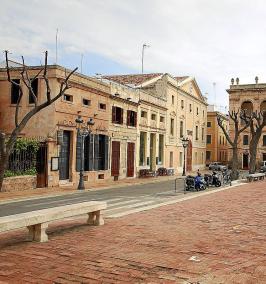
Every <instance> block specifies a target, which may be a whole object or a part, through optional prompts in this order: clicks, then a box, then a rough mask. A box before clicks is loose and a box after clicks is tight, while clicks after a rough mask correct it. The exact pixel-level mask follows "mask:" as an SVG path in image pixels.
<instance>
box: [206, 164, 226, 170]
mask: <svg viewBox="0 0 266 284" xmlns="http://www.w3.org/2000/svg"><path fill="white" fill-rule="evenodd" d="M226 169H227V166H225V165H223V164H222V163H220V162H213V163H210V164H209V170H210V171H224V170H226Z"/></svg>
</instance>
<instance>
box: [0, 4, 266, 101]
mask: <svg viewBox="0 0 266 284" xmlns="http://www.w3.org/2000/svg"><path fill="white" fill-rule="evenodd" d="M57 28H58V63H59V64H60V65H63V66H66V67H74V66H78V67H80V61H81V54H83V55H84V56H83V73H85V74H89V75H94V74H95V73H102V74H125V73H140V72H141V49H142V44H143V43H147V44H149V45H150V48H148V49H146V50H145V58H144V72H146V73H150V72H168V73H170V74H172V75H177V76H182V75H190V76H194V77H195V78H196V80H197V81H198V83H199V86H200V88H201V91H202V93H203V94H205V93H208V98H209V103H214V102H215V97H216V104H217V105H223V106H225V105H227V104H228V96H227V93H226V91H225V89H226V88H228V87H229V84H230V79H231V78H232V77H234V78H235V77H239V78H240V83H253V82H254V78H255V76H256V75H257V76H258V77H259V82H266V72H265V65H266V36H265V35H266V4H265V2H264V1H263V0H253V1H251V0H223V1H218V0H57V1H52V0H45V1H43V0H24V1H21V0H1V2H0V48H1V50H5V49H8V50H9V51H10V52H12V55H11V56H12V57H13V58H14V59H17V58H18V57H19V56H20V55H24V56H25V58H26V62H27V63H29V64H40V62H41V60H43V59H42V56H43V52H44V51H45V50H48V51H49V61H50V63H54V62H55V35H56V29H57ZM214 83H215V84H214ZM214 85H215V86H216V87H215V88H214ZM214 89H216V96H215V95H214V94H215V92H214Z"/></svg>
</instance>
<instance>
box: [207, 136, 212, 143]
mask: <svg viewBox="0 0 266 284" xmlns="http://www.w3.org/2000/svg"><path fill="white" fill-rule="evenodd" d="M211 143H212V136H211V135H207V144H211Z"/></svg>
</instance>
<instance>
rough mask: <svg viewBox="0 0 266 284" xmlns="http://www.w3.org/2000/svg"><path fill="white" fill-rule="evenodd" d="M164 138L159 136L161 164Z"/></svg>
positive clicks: (160, 161)
mask: <svg viewBox="0 0 266 284" xmlns="http://www.w3.org/2000/svg"><path fill="white" fill-rule="evenodd" d="M163 149H164V136H163V135H162V134H159V164H162V163H163Z"/></svg>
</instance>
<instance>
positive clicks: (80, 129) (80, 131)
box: [75, 115, 95, 190]
mask: <svg viewBox="0 0 266 284" xmlns="http://www.w3.org/2000/svg"><path fill="white" fill-rule="evenodd" d="M75 122H76V124H77V132H78V136H79V137H80V138H81V149H80V155H81V157H80V170H79V184H78V190H84V189H85V186H84V178H83V172H84V140H85V137H86V136H87V135H89V134H90V133H91V128H92V126H93V125H94V123H95V122H94V120H93V118H89V120H88V121H87V125H86V126H85V127H83V126H82V124H83V119H82V117H81V115H78V117H77V118H76V120H75Z"/></svg>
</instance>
